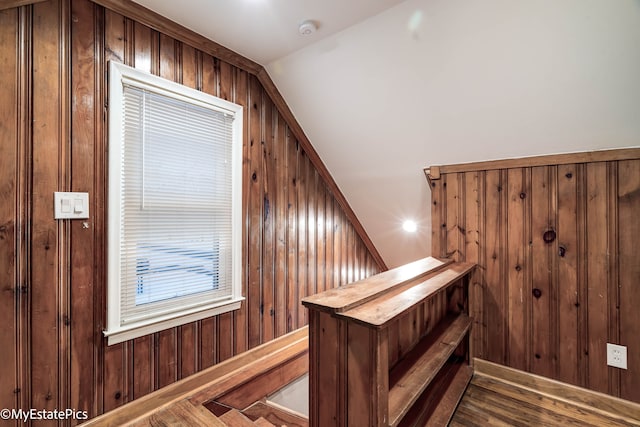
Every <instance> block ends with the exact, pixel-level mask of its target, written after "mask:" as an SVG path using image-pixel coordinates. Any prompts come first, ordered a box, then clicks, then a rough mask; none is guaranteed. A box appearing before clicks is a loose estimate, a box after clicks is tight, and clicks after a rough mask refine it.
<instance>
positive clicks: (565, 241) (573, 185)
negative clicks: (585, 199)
mask: <svg viewBox="0 0 640 427" xmlns="http://www.w3.org/2000/svg"><path fill="white" fill-rule="evenodd" d="M577 182H578V170H577V167H576V165H561V166H558V174H557V188H558V190H557V199H558V210H557V221H558V230H557V234H558V236H557V240H558V252H557V257H558V263H557V277H558V279H557V285H558V306H557V309H558V313H557V314H558V318H557V319H558V345H559V347H558V354H564V355H569V356H568V357H566V358H563V359H560V360H558V379H559V380H560V381H564V382H567V383H570V384H575V385H580V374H579V372H580V371H579V368H580V365H579V364H578V363H576V361H578V360H580V356H581V354H582V351H581V350H580V344H579V340H578V337H579V331H580V326H579V312H580V298H579V295H578V257H579V246H578V239H579V238H580V237H579V236H581V235H584V234H583V233H581V231H582V229H581V228H580V227H579V226H578V224H579V221H577V218H578V215H577V213H578V209H579V206H578V186H577Z"/></svg>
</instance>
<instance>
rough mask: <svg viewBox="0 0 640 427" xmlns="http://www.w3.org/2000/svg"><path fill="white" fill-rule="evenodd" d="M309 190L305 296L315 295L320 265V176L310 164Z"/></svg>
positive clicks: (308, 169) (308, 175)
mask: <svg viewBox="0 0 640 427" xmlns="http://www.w3.org/2000/svg"><path fill="white" fill-rule="evenodd" d="M307 188H308V189H309V190H308V198H307V206H308V211H307V212H308V214H307V265H308V266H309V267H308V269H307V289H306V290H305V296H306V295H313V294H315V293H316V288H317V286H318V285H317V283H316V280H317V276H316V271H317V265H318V255H317V253H316V250H317V242H316V231H317V227H318V226H317V223H316V221H317V212H318V200H317V199H318V174H317V172H316V171H315V169H314V168H313V166H312V165H311V164H309V167H308V168H307ZM302 310H303V312H304V324H305V325H306V324H307V323H308V320H307V310H305V309H304V307H303V308H302Z"/></svg>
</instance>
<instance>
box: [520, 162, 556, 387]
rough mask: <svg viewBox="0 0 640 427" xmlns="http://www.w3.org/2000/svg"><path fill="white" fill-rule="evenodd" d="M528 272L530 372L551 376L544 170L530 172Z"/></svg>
mask: <svg viewBox="0 0 640 427" xmlns="http://www.w3.org/2000/svg"><path fill="white" fill-rule="evenodd" d="M531 175H532V178H531V181H532V187H531V206H532V212H531V230H532V237H531V245H532V246H531V252H532V253H531V270H532V278H533V283H532V286H533V291H532V294H531V296H529V295H527V298H528V299H530V300H531V302H532V310H533V312H532V322H531V323H532V339H533V341H532V351H533V358H532V359H531V372H533V373H535V374H538V375H544V376H547V377H553V376H554V372H555V369H554V366H555V354H554V352H553V349H552V347H551V344H552V343H551V339H552V337H551V331H552V329H554V328H555V327H556V323H555V319H552V318H551V316H552V312H551V299H552V292H553V288H552V286H551V285H552V276H551V275H552V271H553V268H552V257H553V252H554V251H553V249H554V248H555V245H556V244H555V241H556V226H555V214H554V218H553V219H552V218H551V215H552V206H551V188H550V187H551V185H552V184H551V183H552V179H551V169H550V167H547V166H541V167H535V168H532V169H531Z"/></svg>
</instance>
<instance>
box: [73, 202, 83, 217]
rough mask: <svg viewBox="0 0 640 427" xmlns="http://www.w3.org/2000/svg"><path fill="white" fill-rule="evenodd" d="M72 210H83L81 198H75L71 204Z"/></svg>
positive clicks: (81, 211) (79, 211)
mask: <svg viewBox="0 0 640 427" xmlns="http://www.w3.org/2000/svg"><path fill="white" fill-rule="evenodd" d="M73 212H75V213H77V214H80V213H83V212H84V204H83V203H82V199H75V203H74V205H73Z"/></svg>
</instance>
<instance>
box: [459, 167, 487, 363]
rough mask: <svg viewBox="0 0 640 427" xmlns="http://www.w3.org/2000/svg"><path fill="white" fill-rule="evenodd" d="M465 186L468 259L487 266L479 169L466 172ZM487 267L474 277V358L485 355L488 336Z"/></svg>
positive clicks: (472, 280) (477, 271)
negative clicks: (484, 276) (482, 242)
mask: <svg viewBox="0 0 640 427" xmlns="http://www.w3.org/2000/svg"><path fill="white" fill-rule="evenodd" d="M463 180H464V182H463V186H464V188H465V191H464V195H465V198H464V200H463V201H462V202H463V203H464V209H463V211H464V227H463V228H464V230H465V233H464V239H465V240H464V246H465V248H464V260H465V261H466V262H473V263H476V264H478V265H484V264H483V262H482V261H483V260H482V261H481V260H480V239H481V236H483V234H482V233H481V230H480V221H479V216H480V209H481V200H480V196H481V194H482V192H481V191H480V185H481V182H482V180H481V179H480V173H479V172H468V173H465V174H463ZM482 273H483V269H482V268H476V269H475V270H474V272H473V275H472V277H471V289H470V293H471V298H470V301H469V304H470V309H469V314H470V316H472V317H473V328H472V329H471V337H470V341H471V357H480V358H482V357H483V353H484V352H483V344H482V342H483V336H484V319H483V310H482V305H483V300H484V295H483V286H482V283H483V282H482V277H481V275H482Z"/></svg>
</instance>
